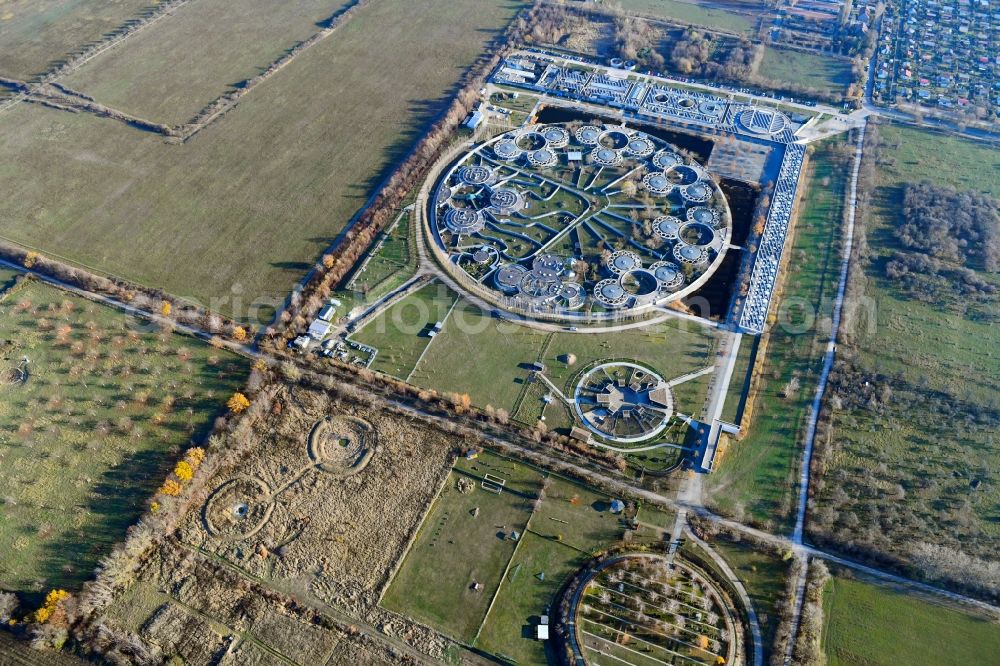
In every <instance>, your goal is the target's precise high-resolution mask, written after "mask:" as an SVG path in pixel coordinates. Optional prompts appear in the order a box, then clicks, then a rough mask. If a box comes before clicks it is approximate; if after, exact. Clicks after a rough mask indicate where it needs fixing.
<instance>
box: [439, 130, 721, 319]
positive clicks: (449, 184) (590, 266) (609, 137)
mask: <svg viewBox="0 0 1000 666" xmlns="http://www.w3.org/2000/svg"><path fill="white" fill-rule="evenodd" d="M427 205H428V210H427V215H426V218H425V219H426V221H427V227H426V232H427V233H428V236H429V239H430V241H431V245H432V247H433V248H434V250H435V252H436V254H437V256H438V258H439V259H440V263H441V264H442V265H443V266H444V267H445V269H446V270H448V271H449V272H451V273H452V275H453V276H454V277H456V278H458V282H459V283H460V284H462V285H463V286H465V288H467V289H469V290H471V291H474V292H475V293H476V295H477V296H479V297H480V298H485V299H486V300H488V301H490V302H492V303H493V304H495V305H497V306H498V307H500V308H503V309H508V310H513V311H517V312H519V313H521V314H527V315H528V316H539V317H542V318H545V319H557V320H559V319H562V320H567V321H586V320H589V319H593V320H601V319H617V318H620V317H622V316H623V315H624V316H628V315H634V314H639V313H641V312H643V311H644V310H647V309H649V308H651V307H655V306H659V305H663V304H665V303H668V302H670V301H673V300H676V299H679V298H683V297H684V296H686V295H688V294H690V293H692V292H693V291H695V290H696V289H698V288H699V287H700V286H701V285H702V284H703V283H704V282H705V281H706V280H707V279H708V278H709V277H710V276H711V275H712V273H713V272H714V271H715V270H716V268H717V267H718V266H719V264H720V263H722V260H723V256H724V254H725V252H726V248H727V246H728V243H729V237H730V228H731V217H730V213H729V206H728V205H727V203H726V199H725V196H724V195H723V194H722V191H721V190H720V189H719V187H718V185H717V184H716V182H715V181H714V180H713V179H712V178H711V176H710V174H709V173H708V172H707V171H705V169H704V168H703V167H702V166H701V165H699V164H697V163H696V162H694V161H692V160H690V159H687V158H685V157H684V155H683V153H682V152H681V151H680V150H679V149H678V148H677V147H675V146H672V145H669V144H667V143H665V142H664V141H662V140H660V139H658V138H656V137H654V136H652V135H651V134H647V133H644V132H640V131H637V130H634V129H631V128H628V127H625V126H623V125H599V124H583V123H570V124H546V125H528V126H524V127H521V128H519V129H516V130H514V131H511V132H507V133H505V134H502V135H500V136H498V137H495V138H494V139H492V140H490V141H487V142H486V143H484V144H481V145H478V146H476V147H475V148H473V149H472V150H470V151H469V152H468V153H466V154H465V155H463V156H462V157H461V158H460V159H459V160H458V161H456V162H454V163H453V164H450V165H449V166H448V168H446V170H445V172H444V175H443V176H442V177H441V179H440V181H439V182H437V183H436V184H435V190H434V193H433V196H431V197H429V203H428V204H427Z"/></svg>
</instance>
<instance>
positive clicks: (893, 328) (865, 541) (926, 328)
mask: <svg viewBox="0 0 1000 666" xmlns="http://www.w3.org/2000/svg"><path fill="white" fill-rule="evenodd" d="M879 134H880V139H881V142H882V148H881V149H880V151H879V152H880V154H881V157H880V165H879V169H878V171H877V175H876V179H875V192H874V195H873V197H872V199H873V203H872V214H871V216H870V217H869V219H867V220H866V227H865V233H866V236H867V239H868V246H869V248H870V251H871V257H870V260H869V261H868V262H866V263H865V264H864V265H863V270H864V273H863V274H859V275H856V279H857V280H858V284H859V285H860V286H861V287H862V288H863V290H864V295H865V297H866V298H867V300H866V301H865V307H864V308H863V309H862V310H861V312H859V313H858V315H857V316H855V317H853V318H851V319H849V320H848V324H849V328H848V340H849V341H850V342H851V344H850V345H849V346H843V347H842V352H843V353H838V366H837V370H838V372H837V373H835V375H834V377H833V379H834V384H833V386H834V392H833V396H831V398H830V400H831V404H832V405H833V406H834V414H833V426H832V431H833V432H832V435H831V436H830V437H829V438H828V439H829V441H830V443H831V445H832V446H831V448H830V449H829V450H826V451H825V452H824V456H823V461H824V467H825V469H824V473H823V475H822V476H821V477H819V478H818V480H816V481H815V483H816V488H817V490H818V493H817V496H816V499H815V500H814V501H815V504H814V505H813V509H812V511H811V513H810V518H809V525H810V530H811V531H812V533H813V534H815V535H817V536H818V537H822V538H830V537H831V536H833V535H836V536H837V537H838V538H839V539H840V540H845V541H850V542H852V543H854V544H855V546H856V547H858V548H864V549H866V550H869V551H871V550H876V551H879V552H888V553H892V554H894V555H897V556H900V557H901V558H902V559H904V560H905V561H908V562H909V563H911V564H913V565H915V566H916V567H917V568H918V569H920V570H921V571H922V572H923V573H925V574H926V575H928V576H931V577H937V578H940V577H943V576H957V577H959V578H961V579H966V580H968V579H970V578H975V576H974V575H973V574H972V572H973V571H975V570H976V569H977V568H978V567H979V565H978V564H977V563H976V562H975V561H972V562H966V563H965V564H963V565H961V566H954V565H953V564H952V563H956V562H959V561H964V560H963V559H962V558H963V557H964V556H969V557H971V558H974V560H975V559H976V558H978V559H984V558H985V559H991V558H994V557H995V555H996V552H997V548H998V544H1000V523H998V522H997V519H996V517H997V512H996V507H997V505H998V502H1000V476H998V469H1000V453H998V451H997V449H996V447H995V446H994V444H995V439H996V432H997V427H998V423H1000V412H998V407H997V406H998V404H1000V390H998V386H997V382H996V377H998V376H1000V357H998V356H997V354H996V352H995V349H996V346H997V343H998V341H1000V337H998V330H1000V329H998V328H997V325H996V313H997V311H998V301H997V299H996V296H995V294H992V295H986V296H983V297H981V298H980V299H979V300H978V301H977V300H976V299H973V298H971V297H970V298H960V297H958V295H957V294H955V295H953V296H945V297H943V298H941V299H934V300H928V301H925V300H920V299H918V298H916V297H914V296H911V295H909V293H908V292H906V291H904V289H903V288H902V287H901V286H900V284H899V283H898V282H895V281H893V280H890V279H889V278H888V276H887V273H886V270H887V269H886V264H887V262H888V260H889V258H890V256H891V255H892V254H893V253H894V252H895V251H896V250H901V249H903V247H902V245H901V244H900V242H899V241H898V240H897V237H896V236H895V235H894V234H893V228H894V227H895V226H896V225H897V224H898V223H899V222H900V218H899V210H900V202H901V197H902V188H903V186H904V184H905V183H913V182H917V181H920V180H922V179H925V178H934V179H935V181H936V183H937V184H939V185H950V186H953V187H957V188H960V189H963V190H964V189H972V190H974V191H976V192H984V193H988V194H991V195H992V196H994V197H996V196H1000V169H996V168H991V165H992V166H996V165H997V164H998V162H997V157H996V153H995V152H993V151H991V150H989V149H988V148H986V147H984V146H980V145H977V144H976V143H973V142H969V141H964V140H961V139H958V138H951V137H947V136H943V135H938V134H932V133H927V132H922V131H919V130H915V129H910V128H902V127H893V126H887V127H882V128H881V129H880V133H879ZM928 155H933V156H934V159H928V158H927V156H928ZM975 274H976V275H979V276H980V277H982V279H984V280H986V281H989V282H992V283H993V284H996V283H997V280H996V275H995V274H989V273H986V272H984V271H981V270H977V271H976V272H975ZM839 351H840V350H839ZM859 387H864V388H863V389H859ZM859 394H860V395H859Z"/></svg>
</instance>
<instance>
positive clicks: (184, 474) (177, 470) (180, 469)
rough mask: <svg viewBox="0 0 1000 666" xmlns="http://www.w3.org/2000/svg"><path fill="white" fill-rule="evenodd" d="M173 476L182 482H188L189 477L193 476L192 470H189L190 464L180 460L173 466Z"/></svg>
mask: <svg viewBox="0 0 1000 666" xmlns="http://www.w3.org/2000/svg"><path fill="white" fill-rule="evenodd" d="M174 476H176V477H177V478H178V479H180V480H181V481H182V482H184V481H190V480H191V477H193V476H194V470H193V469H192V468H191V463H189V462H188V461H186V460H182V461H180V462H179V463H177V465H175V466H174Z"/></svg>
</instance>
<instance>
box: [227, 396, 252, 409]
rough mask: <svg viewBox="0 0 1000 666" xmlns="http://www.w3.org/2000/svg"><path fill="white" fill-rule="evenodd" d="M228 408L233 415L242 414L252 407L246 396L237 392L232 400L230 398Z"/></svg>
mask: <svg viewBox="0 0 1000 666" xmlns="http://www.w3.org/2000/svg"><path fill="white" fill-rule="evenodd" d="M226 406H227V407H229V411H231V412H232V413H233V414H239V413H240V412H242V411H245V410H246V408H247V407H249V406H250V401H249V400H248V399H247V397H246V396H245V395H243V394H242V393H240V392H239V391H237V392H236V393H234V394H233V396H232V397H231V398H229V401H228V402H227V403H226Z"/></svg>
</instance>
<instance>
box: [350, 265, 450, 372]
mask: <svg viewBox="0 0 1000 666" xmlns="http://www.w3.org/2000/svg"><path fill="white" fill-rule="evenodd" d="M456 298H458V296H457V294H455V292H453V291H451V290H450V289H448V288H447V287H446V286H445V285H443V284H441V283H440V282H431V283H429V284H427V285H425V286H423V287H421V288H420V289H418V290H417V291H415V292H413V293H412V294H410V295H408V296H406V297H405V298H403V299H402V300H400V301H397V302H396V303H394V304H393V305H392V306H390V307H389V308H387V309H385V310H383V311H382V312H380V313H379V314H378V316H376V317H375V318H374V319H372V320H371V321H370V322H368V324H366V325H365V326H364V328H362V329H361V330H359V331H357V332H356V333H354V334H353V335H352V336H351V337H352V338H353V339H354V340H356V341H357V342H361V343H364V344H366V345H369V346H371V347H375V348H376V349H378V355H377V356H376V357H375V362H374V363H373V364H372V366H371V367H372V369H373V370H378V371H379V372H384V373H386V374H387V375H392V376H394V377H399V378H400V379H406V377H407V376H408V375H409V374H410V371H412V370H413V367H414V366H415V365H416V363H417V360H418V359H419V358H420V355H421V354H423V353H424V350H425V349H426V348H427V346H428V345H430V344H433V343H435V342H436V341H437V339H436V338H432V337H430V336H429V334H428V332H429V330H430V327H432V326H434V324H435V323H437V322H443V321H445V319H446V318H447V316H448V312H449V310H451V307H452V304H454V302H455V299H456Z"/></svg>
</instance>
